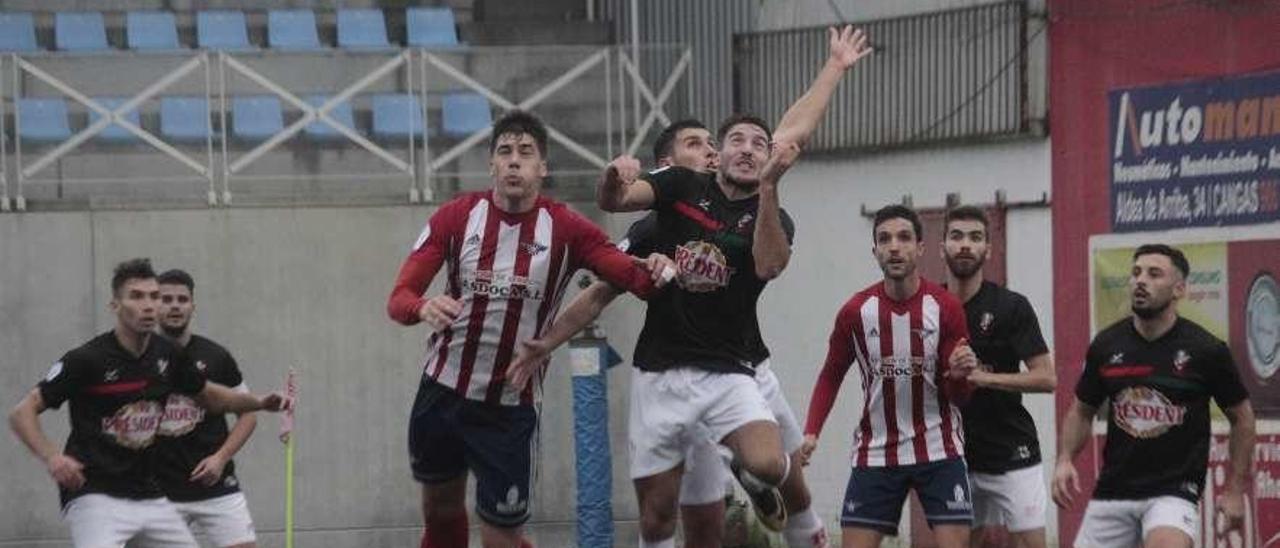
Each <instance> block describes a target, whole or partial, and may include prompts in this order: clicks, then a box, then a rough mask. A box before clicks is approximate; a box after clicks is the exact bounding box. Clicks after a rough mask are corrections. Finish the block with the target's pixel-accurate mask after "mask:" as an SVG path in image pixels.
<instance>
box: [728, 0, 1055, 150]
mask: <svg viewBox="0 0 1280 548" xmlns="http://www.w3.org/2000/svg"><path fill="white" fill-rule="evenodd" d="M853 24H854V25H855V26H857V27H859V28H862V29H863V30H865V31H866V32H867V34H868V36H869V37H870V40H871V43H872V45H873V46H874V47H875V48H876V52H875V54H874V55H872V56H870V57H868V58H866V59H864V60H863V61H862V62H860V63H859V64H858V65H857V66H856V67H855V68H854V69H853V70H852V71H850V74H848V75H846V76H845V79H844V81H843V82H842V83H841V85H840V88H839V89H838V90H837V92H836V96H835V97H833V98H832V102H831V105H830V107H829V108H828V112H827V117H826V119H825V120H824V122H823V124H822V125H820V126H819V128H818V130H817V131H816V132H815V134H814V136H813V138H812V141H811V142H810V149H811V150H816V151H840V150H859V149H877V148H892V147H900V146H910V145H918V144H926V143H935V142H942V141H954V140H967V139H984V138H995V137H1007V136H1012V135H1018V134H1024V133H1029V132H1030V121H1031V117H1030V114H1029V112H1028V107H1027V104H1028V90H1027V58H1028V51H1027V50H1028V48H1027V44H1028V43H1029V41H1030V39H1029V37H1028V36H1027V14H1026V11H1025V7H1024V4H1023V3H1022V2H1006V3H1000V4H989V5H984V6H978V7H973V8H965V9H959V10H952V11H942V12H934V13H929V14H924V15H914V16H907V17H897V18H892V19H881V20H874V21H865V22H855V23H853ZM827 41H828V38H827V30H826V28H825V27H821V28H805V29H794V30H782V31H769V32H755V33H747V34H739V35H736V36H735V37H734V66H735V70H734V105H735V107H736V108H737V110H739V111H743V112H753V113H756V114H759V115H762V116H763V117H764V118H765V119H768V120H777V119H780V118H781V116H782V113H783V112H785V111H786V109H787V107H788V106H790V104H791V103H792V102H793V101H795V99H796V98H797V97H799V96H800V94H801V93H803V92H804V90H805V88H806V87H807V86H808V85H809V84H810V83H811V82H812V81H813V79H814V77H816V76H817V72H818V70H819V68H820V67H821V66H822V63H823V62H824V60H825V59H826V58H827V52H828V49H827Z"/></svg>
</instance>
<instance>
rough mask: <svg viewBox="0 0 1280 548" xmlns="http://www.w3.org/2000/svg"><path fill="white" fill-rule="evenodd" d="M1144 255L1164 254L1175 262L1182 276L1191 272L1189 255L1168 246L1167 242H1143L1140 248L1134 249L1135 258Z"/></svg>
mask: <svg viewBox="0 0 1280 548" xmlns="http://www.w3.org/2000/svg"><path fill="white" fill-rule="evenodd" d="M1143 255H1164V256H1165V257H1168V258H1169V261H1170V262H1172V263H1173V266H1174V268H1177V269H1178V271H1179V272H1182V277H1183V278H1186V277H1187V275H1188V274H1190V273H1191V263H1190V262H1188V261H1187V256H1186V255H1183V254H1182V250H1180V249H1178V248H1176V247H1172V246H1168V245H1165V244H1142V245H1140V246H1138V249H1136V250H1134V252H1133V258H1134V260H1137V258H1138V257H1141V256H1143Z"/></svg>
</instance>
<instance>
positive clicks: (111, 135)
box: [89, 97, 142, 143]
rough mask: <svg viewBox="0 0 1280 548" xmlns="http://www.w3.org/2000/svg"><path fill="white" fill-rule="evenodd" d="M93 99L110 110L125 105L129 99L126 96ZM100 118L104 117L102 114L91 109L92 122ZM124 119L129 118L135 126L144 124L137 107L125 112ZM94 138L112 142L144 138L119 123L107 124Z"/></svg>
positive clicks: (90, 120) (125, 141)
mask: <svg viewBox="0 0 1280 548" xmlns="http://www.w3.org/2000/svg"><path fill="white" fill-rule="evenodd" d="M93 100H94V101H97V102H98V104H101V105H102V106H104V107H106V108H108V109H110V110H115V109H116V107H119V106H120V105H123V104H124V103H125V101H126V100H127V99H125V98H124V97H94V98H93ZM100 118H102V116H100V115H98V112H97V111H95V110H92V109H90V110H89V123H90V124H92V123H94V122H97V121H98V119H100ZM124 119H125V120H128V121H129V123H131V124H133V125H135V126H142V122H141V121H140V117H139V116H138V110H137V109H134V110H130V111H129V112H126V113H124ZM94 139H97V140H99V141H107V142H112V143H136V142H139V141H141V140H142V139H139V138H138V136H137V135H134V134H133V133H132V132H130V131H129V130H127V129H125V128H123V127H120V125H119V124H111V125H109V126H107V127H106V128H105V129H103V130H102V131H100V132H98V134H97V135H95V136H94Z"/></svg>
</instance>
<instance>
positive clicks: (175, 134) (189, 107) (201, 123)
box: [160, 97, 209, 141]
mask: <svg viewBox="0 0 1280 548" xmlns="http://www.w3.org/2000/svg"><path fill="white" fill-rule="evenodd" d="M160 134H161V135H164V136H165V137H167V138H170V139H174V140H177V141H203V140H205V138H206V137H208V136H209V100H208V99H205V98H204V97H161V98H160Z"/></svg>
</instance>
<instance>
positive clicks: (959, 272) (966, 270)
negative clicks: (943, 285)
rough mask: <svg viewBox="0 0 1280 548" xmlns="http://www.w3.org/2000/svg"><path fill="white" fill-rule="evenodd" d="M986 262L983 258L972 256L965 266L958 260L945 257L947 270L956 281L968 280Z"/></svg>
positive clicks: (948, 256) (949, 256)
mask: <svg viewBox="0 0 1280 548" xmlns="http://www.w3.org/2000/svg"><path fill="white" fill-rule="evenodd" d="M986 262H987V259H986V258H985V257H979V256H977V255H974V256H973V259H972V260H971V261H969V263H968V264H966V263H965V262H964V261H962V260H960V259H959V258H956V257H952V256H951V255H947V270H950V271H951V275H952V276H954V277H955V278H956V279H957V280H968V279H969V278H972V277H973V276H974V275H975V274H977V273H978V271H979V270H982V265H983V264H985V263H986Z"/></svg>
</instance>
